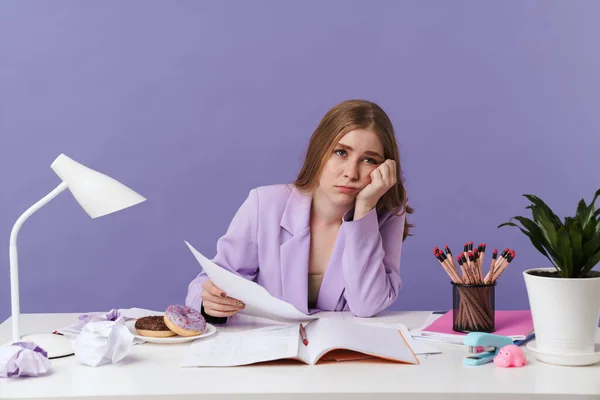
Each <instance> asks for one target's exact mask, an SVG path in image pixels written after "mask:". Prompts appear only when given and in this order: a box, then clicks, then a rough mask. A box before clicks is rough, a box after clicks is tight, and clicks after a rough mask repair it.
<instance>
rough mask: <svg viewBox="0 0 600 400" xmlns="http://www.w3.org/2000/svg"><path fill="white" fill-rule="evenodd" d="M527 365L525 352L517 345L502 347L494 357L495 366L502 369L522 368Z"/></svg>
mask: <svg viewBox="0 0 600 400" xmlns="http://www.w3.org/2000/svg"><path fill="white" fill-rule="evenodd" d="M526 363H527V359H526V358H525V354H523V350H521V348H520V347H519V346H517V345H516V344H509V345H507V346H504V347H502V348H501V349H500V350H499V351H498V354H496V357H494V364H496V365H497V366H499V367H502V368H510V367H522V366H524V365H525V364H526Z"/></svg>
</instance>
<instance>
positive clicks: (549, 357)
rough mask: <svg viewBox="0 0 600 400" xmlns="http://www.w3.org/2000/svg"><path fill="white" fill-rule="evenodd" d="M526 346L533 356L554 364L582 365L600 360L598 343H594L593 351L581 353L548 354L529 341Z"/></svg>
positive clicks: (599, 345)
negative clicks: (594, 350) (594, 349)
mask: <svg viewBox="0 0 600 400" xmlns="http://www.w3.org/2000/svg"><path fill="white" fill-rule="evenodd" d="M527 348H528V349H529V350H531V351H533V352H534V353H535V358H537V359H538V360H540V361H541V362H545V363H548V364H554V365H564V366H569V367H573V366H584V365H592V364H596V363H597V362H600V344H596V352H595V353H581V354H550V353H541V352H539V351H538V350H537V347H536V344H535V342H529V343H528V344H527Z"/></svg>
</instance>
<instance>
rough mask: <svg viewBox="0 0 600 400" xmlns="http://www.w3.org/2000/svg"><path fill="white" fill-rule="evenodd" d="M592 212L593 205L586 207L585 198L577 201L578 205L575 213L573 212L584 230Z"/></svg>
mask: <svg viewBox="0 0 600 400" xmlns="http://www.w3.org/2000/svg"><path fill="white" fill-rule="evenodd" d="M593 214H594V205H593V204H591V205H590V207H588V206H587V205H586V204H585V200H583V199H581V200H580V201H579V205H578V206H577V213H576V214H575V216H576V218H577V219H578V220H579V223H580V224H581V226H582V228H583V229H584V230H585V228H586V226H587V224H588V223H589V222H590V219H591V218H592V215H593Z"/></svg>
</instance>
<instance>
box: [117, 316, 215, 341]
mask: <svg viewBox="0 0 600 400" xmlns="http://www.w3.org/2000/svg"><path fill="white" fill-rule="evenodd" d="M126 325H127V328H128V329H129V332H131V333H132V334H133V336H135V337H136V338H138V339H141V340H143V341H145V342H148V343H168V344H172V343H186V342H192V341H194V340H197V339H201V338H205V337H208V336H210V335H212V334H214V333H215V332H217V328H215V327H214V326H213V325H211V324H206V329H205V330H204V332H203V333H202V334H201V335H196V336H179V335H176V336H170V337H166V338H162V337H161V338H157V337H148V336H141V335H138V334H137V332H136V330H135V320H131V321H127V322H126Z"/></svg>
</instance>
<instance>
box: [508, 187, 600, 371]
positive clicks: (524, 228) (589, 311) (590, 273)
mask: <svg viewBox="0 0 600 400" xmlns="http://www.w3.org/2000/svg"><path fill="white" fill-rule="evenodd" d="M523 196H524V197H526V198H527V199H528V200H529V201H530V202H531V204H530V205H529V206H527V207H526V208H527V209H530V210H531V213H532V216H533V219H529V218H526V217H520V216H518V217H513V218H511V220H510V222H505V223H503V224H500V225H499V226H498V228H500V227H502V226H516V227H518V228H519V229H520V230H521V232H523V233H524V234H525V235H527V237H529V239H530V240H531V243H532V244H533V246H534V247H535V248H536V249H537V250H538V251H539V252H540V253H541V254H543V255H544V256H545V257H546V258H548V260H550V263H551V264H552V267H551V268H533V269H528V270H525V271H524V272H523V276H524V279H525V287H526V290H527V295H528V297H529V305H530V308H531V314H532V318H533V324H534V329H535V336H536V342H535V347H532V346H530V348H532V350H535V353H536V358H537V359H539V360H540V361H544V362H548V363H552V364H561V365H587V364H593V363H596V362H598V361H600V352H599V351H598V349H597V348H596V345H595V340H594V337H595V334H596V328H597V326H598V319H599V317H600V272H598V271H595V270H592V269H593V268H594V266H595V265H596V264H598V262H599V261H600V210H596V209H595V206H594V203H595V202H596V199H597V198H598V197H599V196H600V189H599V190H598V191H596V194H595V196H594V198H593V199H592V202H591V203H590V204H589V205H587V204H586V203H585V201H584V200H583V199H581V201H580V202H579V204H578V206H577V211H576V214H575V216H574V217H565V219H564V221H561V219H560V218H559V217H558V216H557V215H556V214H555V213H554V212H553V211H552V209H550V207H548V206H547V205H546V203H544V202H543V201H542V200H541V199H540V198H538V197H536V196H533V195H529V194H526V195H523ZM513 220H516V221H517V222H519V223H520V225H517V224H516V223H514V222H513Z"/></svg>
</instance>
